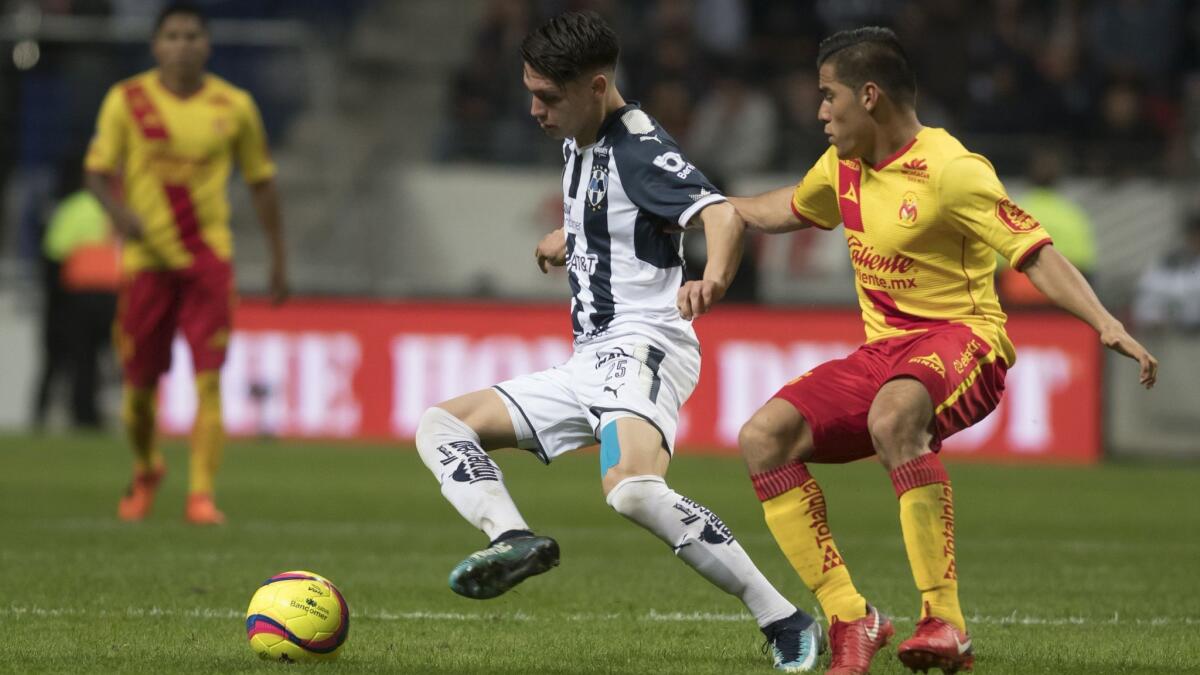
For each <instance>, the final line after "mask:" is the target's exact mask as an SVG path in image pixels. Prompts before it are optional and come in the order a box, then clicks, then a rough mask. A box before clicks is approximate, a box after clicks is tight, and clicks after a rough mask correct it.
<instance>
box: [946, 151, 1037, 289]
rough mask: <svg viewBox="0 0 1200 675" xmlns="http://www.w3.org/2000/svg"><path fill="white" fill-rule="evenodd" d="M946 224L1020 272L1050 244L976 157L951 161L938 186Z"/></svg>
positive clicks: (985, 162) (978, 157)
mask: <svg viewBox="0 0 1200 675" xmlns="http://www.w3.org/2000/svg"><path fill="white" fill-rule="evenodd" d="M938 186H939V195H938V196H939V199H940V200H941V203H942V208H943V210H944V212H945V213H946V215H947V219H948V220H949V222H950V223H951V224H952V225H953V226H954V227H956V228H957V229H959V230H960V231H962V232H963V234H966V235H967V236H970V237H973V238H975V239H977V240H979V241H982V242H984V243H985V244H987V245H988V246H991V247H992V248H993V249H995V250H996V251H998V252H999V253H1000V255H1002V256H1004V258H1005V259H1006V260H1008V263H1009V265H1010V266H1012V268H1013V269H1016V270H1020V269H1021V267H1022V265H1024V264H1025V261H1026V260H1028V258H1029V256H1030V255H1032V254H1033V252H1034V251H1036V250H1038V249H1040V248H1041V247H1043V246H1045V245H1047V244H1050V243H1053V242H1052V240H1051V238H1050V234H1049V233H1047V232H1046V230H1045V229H1044V228H1043V227H1042V226H1041V224H1040V223H1038V221H1037V219H1036V218H1034V217H1033V216H1031V215H1029V214H1028V213H1026V212H1025V211H1023V210H1022V209H1021V207H1019V206H1017V205H1016V204H1015V203H1014V202H1013V201H1012V200H1011V199H1009V197H1008V193H1007V192H1006V191H1005V190H1004V185H1003V184H1002V183H1001V182H1000V178H999V177H997V176H996V171H995V169H993V168H992V165H991V163H989V162H988V161H987V160H986V159H984V158H983V157H981V156H979V155H963V156H961V157H957V158H955V159H953V160H951V161H950V162H949V163H948V164H947V165H946V167H945V168H944V169H943V170H942V174H941V176H940V178H939V182H938Z"/></svg>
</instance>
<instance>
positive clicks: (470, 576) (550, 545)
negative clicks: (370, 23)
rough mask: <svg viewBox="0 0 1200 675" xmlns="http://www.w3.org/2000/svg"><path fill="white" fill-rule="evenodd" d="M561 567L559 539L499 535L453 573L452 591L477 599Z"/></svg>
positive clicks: (500, 593)
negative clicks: (559, 563) (559, 562)
mask: <svg viewBox="0 0 1200 675" xmlns="http://www.w3.org/2000/svg"><path fill="white" fill-rule="evenodd" d="M557 566H558V542H557V541H554V540H553V539H551V538H550V537H539V536H537V535H535V534H533V533H532V532H529V533H524V532H522V533H519V534H510V533H508V532H506V533H504V534H502V535H500V536H499V537H497V538H496V541H494V542H492V545H491V546H488V547H487V548H485V549H483V550H482V551H477V552H475V553H472V554H471V555H470V556H468V557H467V559H466V560H464V561H462V562H460V563H459V564H458V565H457V566H455V568H454V569H453V570H452V571H451V572H450V590H452V591H454V592H455V593H458V594H459V595H462V596H466V597H468V598H474V599H476V600H487V599H488V598H494V597H496V596H498V595H502V594H504V593H505V592H507V591H508V590H509V589H510V588H512V587H513V586H516V585H517V584H519V583H521V582H522V581H524V580H525V579H527V578H529V577H531V576H534V575H535V574H541V573H543V572H548V571H549V570H550V568H551V567H557Z"/></svg>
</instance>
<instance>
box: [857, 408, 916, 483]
mask: <svg viewBox="0 0 1200 675" xmlns="http://www.w3.org/2000/svg"><path fill="white" fill-rule="evenodd" d="M867 430H868V431H869V432H870V434H871V443H872V444H873V445H874V446H875V452H876V453H878V455H879V458H880V459H881V460H882V461H883V463H884V465H885V466H886V467H887V468H888V469H893V468H895V466H896V465H898V464H901V463H903V462H904V461H905V459H908V458H911V457H915V456H916V455H917V454H919V452H920V450H921V448H922V447H923V446H924V445H925V443H924V440H923V438H922V435H923V433H922V432H923V428H922V426H921V425H920V423H919V422H918V421H917V420H915V419H913V417H912V416H911V415H906V414H905V413H904V412H902V411H897V410H887V411H876V412H875V413H874V414H872V415H871V416H870V419H868V420H867Z"/></svg>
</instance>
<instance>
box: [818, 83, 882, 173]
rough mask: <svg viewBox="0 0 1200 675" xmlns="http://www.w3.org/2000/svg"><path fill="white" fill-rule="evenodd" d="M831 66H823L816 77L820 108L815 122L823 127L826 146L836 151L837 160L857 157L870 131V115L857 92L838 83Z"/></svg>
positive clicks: (861, 152)
mask: <svg viewBox="0 0 1200 675" xmlns="http://www.w3.org/2000/svg"><path fill="white" fill-rule="evenodd" d="M835 75H836V73H835V70H834V65H833V64H832V63H825V64H824V65H822V66H821V70H820V72H819V73H818V75H817V86H819V87H820V89H821V107H820V109H819V110H818V111H817V119H819V120H821V121H822V122H824V123H825V135H826V136H828V137H829V144H830V145H832V146H834V147H836V148H837V155H838V159H853V158H857V157H861V156H862V155H863V152H864V151H865V146H866V142H867V140H868V139H867V134H868V132H869V129H870V123H871V113H870V112H869V111H868V110H867V109H866V108H865V107H864V106H863V104H862V101H861V100H860V96H859V92H857V91H855V90H854V89H851V88H850V87H848V86H846V85H845V84H843V83H841V82H839V81H838V80H837V77H836V76H835Z"/></svg>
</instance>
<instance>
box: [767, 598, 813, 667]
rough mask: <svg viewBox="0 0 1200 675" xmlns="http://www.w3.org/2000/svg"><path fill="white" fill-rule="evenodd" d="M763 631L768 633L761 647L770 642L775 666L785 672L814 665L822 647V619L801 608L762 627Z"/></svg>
mask: <svg viewBox="0 0 1200 675" xmlns="http://www.w3.org/2000/svg"><path fill="white" fill-rule="evenodd" d="M762 632H763V635H765V636H767V642H766V644H764V645H763V651H766V647H767V646H768V645H770V648H771V652H772V655H773V656H774V657H775V668H776V669H777V670H782V671H784V672H788V673H802V672H805V671H809V670H813V669H814V668H816V667H817V657H818V656H820V655H821V653H822V652H824V651H825V633H824V631H822V630H821V623H820V622H819V621H816V620H815V619H813V618H812V617H811V616H809V615H807V614H805V613H804V612H801V611H797V612H796V613H795V614H793V615H791V616H789V617H787V618H786V619H780V620H779V621H776V622H774V623H772V624H769V625H767V626H765V627H763V629H762Z"/></svg>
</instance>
